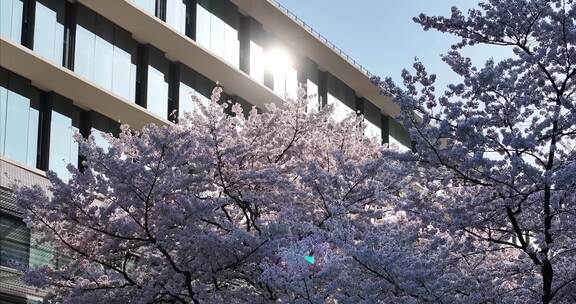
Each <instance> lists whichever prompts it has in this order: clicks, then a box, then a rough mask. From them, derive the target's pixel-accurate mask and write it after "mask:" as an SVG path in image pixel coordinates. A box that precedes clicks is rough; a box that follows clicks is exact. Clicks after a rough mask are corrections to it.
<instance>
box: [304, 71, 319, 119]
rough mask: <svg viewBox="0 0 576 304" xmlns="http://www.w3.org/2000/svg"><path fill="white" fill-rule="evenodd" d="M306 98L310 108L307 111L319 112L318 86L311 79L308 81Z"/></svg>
mask: <svg viewBox="0 0 576 304" xmlns="http://www.w3.org/2000/svg"><path fill="white" fill-rule="evenodd" d="M306 96H307V97H308V106H307V107H306V109H307V110H308V111H312V112H315V111H318V110H319V109H320V103H319V99H318V85H317V84H315V83H314V82H313V81H312V80H310V79H307V80H306Z"/></svg>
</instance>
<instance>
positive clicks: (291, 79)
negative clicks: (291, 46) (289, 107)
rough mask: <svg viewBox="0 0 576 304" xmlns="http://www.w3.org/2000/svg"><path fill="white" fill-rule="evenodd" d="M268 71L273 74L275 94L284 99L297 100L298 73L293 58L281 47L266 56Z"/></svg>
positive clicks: (273, 49)
mask: <svg viewBox="0 0 576 304" xmlns="http://www.w3.org/2000/svg"><path fill="white" fill-rule="evenodd" d="M266 69H268V70H269V71H271V72H272V77H273V79H274V92H275V93H276V94H278V95H279V96H280V97H282V98H296V92H297V89H298V73H297V71H296V68H294V60H293V59H292V56H291V55H290V54H289V53H288V52H287V51H286V50H285V49H284V48H283V47H281V46H276V47H274V48H272V49H271V50H269V51H268V53H267V54H266Z"/></svg>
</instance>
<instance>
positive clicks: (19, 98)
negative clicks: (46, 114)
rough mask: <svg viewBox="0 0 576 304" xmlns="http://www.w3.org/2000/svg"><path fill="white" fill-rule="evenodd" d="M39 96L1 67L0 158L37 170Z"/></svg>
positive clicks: (26, 82)
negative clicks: (3, 157) (0, 156)
mask: <svg viewBox="0 0 576 304" xmlns="http://www.w3.org/2000/svg"><path fill="white" fill-rule="evenodd" d="M38 124H39V93H38V91H37V90H35V89H33V88H32V86H31V85H30V82H29V81H27V80H25V79H24V78H21V77H19V76H17V75H16V74H13V73H11V72H8V71H7V70H4V69H2V68H0V155H3V156H6V157H8V158H10V159H13V160H16V161H19V162H21V163H23V164H26V165H29V166H30V167H36V154H37V146H38Z"/></svg>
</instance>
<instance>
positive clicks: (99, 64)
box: [74, 6, 137, 102]
mask: <svg viewBox="0 0 576 304" xmlns="http://www.w3.org/2000/svg"><path fill="white" fill-rule="evenodd" d="M136 49H137V43H136V42H135V41H134V40H133V39H132V38H131V36H130V33H128V32H126V31H125V30H123V29H121V28H119V27H117V26H116V25H114V24H113V23H111V22H110V21H108V20H106V19H104V18H103V17H101V16H98V15H97V14H95V13H94V12H92V11H90V10H89V9H87V8H85V7H83V6H79V7H78V24H77V27H76V47H75V59H74V71H75V72H77V73H78V74H80V75H82V76H84V77H86V78H87V79H89V80H91V81H93V82H95V83H96V84H98V85H99V86H101V87H102V88H103V89H105V90H108V91H111V92H113V93H115V94H117V95H118V96H120V97H122V98H124V99H126V100H129V101H132V102H134V101H135V97H136Z"/></svg>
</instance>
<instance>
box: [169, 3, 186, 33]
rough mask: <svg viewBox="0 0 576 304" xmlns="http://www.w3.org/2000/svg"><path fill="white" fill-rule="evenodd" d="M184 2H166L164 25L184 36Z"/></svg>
mask: <svg viewBox="0 0 576 304" xmlns="http://www.w3.org/2000/svg"><path fill="white" fill-rule="evenodd" d="M187 2H188V1H186V0H166V23H167V24H168V25H170V26H172V27H173V28H174V29H176V31H178V32H179V33H181V34H186V6H187V5H186V3H187Z"/></svg>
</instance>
